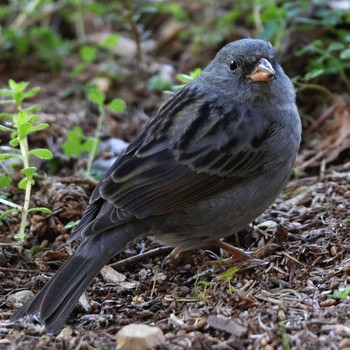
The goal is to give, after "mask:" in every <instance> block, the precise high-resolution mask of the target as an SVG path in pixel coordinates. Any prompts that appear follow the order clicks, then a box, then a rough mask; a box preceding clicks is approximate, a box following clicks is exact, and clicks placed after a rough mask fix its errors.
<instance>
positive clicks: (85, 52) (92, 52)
mask: <svg viewBox="0 0 350 350" xmlns="http://www.w3.org/2000/svg"><path fill="white" fill-rule="evenodd" d="M96 53H97V48H96V47H94V46H90V45H85V46H83V47H82V48H81V49H80V57H81V59H82V61H83V62H85V63H92V62H93V61H95V59H96Z"/></svg>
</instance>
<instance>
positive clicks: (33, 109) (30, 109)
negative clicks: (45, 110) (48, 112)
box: [23, 105, 41, 114]
mask: <svg viewBox="0 0 350 350" xmlns="http://www.w3.org/2000/svg"><path fill="white" fill-rule="evenodd" d="M23 110H25V111H26V112H27V113H28V114H29V113H36V112H39V111H40V110H41V107H40V106H36V105H34V106H31V107H28V108H25V109H23Z"/></svg>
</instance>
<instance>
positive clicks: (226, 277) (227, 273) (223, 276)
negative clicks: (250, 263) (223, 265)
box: [218, 267, 239, 282]
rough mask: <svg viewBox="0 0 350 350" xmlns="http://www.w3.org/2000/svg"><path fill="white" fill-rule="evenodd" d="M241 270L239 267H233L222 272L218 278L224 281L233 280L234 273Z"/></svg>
mask: <svg viewBox="0 0 350 350" xmlns="http://www.w3.org/2000/svg"><path fill="white" fill-rule="evenodd" d="M238 270H239V268H238V267H231V268H229V269H228V270H227V271H225V272H223V273H221V274H220V275H219V276H218V278H219V279H221V280H224V281H227V282H228V281H231V280H232V278H233V275H234V274H235V273H236V272H237V271H238Z"/></svg>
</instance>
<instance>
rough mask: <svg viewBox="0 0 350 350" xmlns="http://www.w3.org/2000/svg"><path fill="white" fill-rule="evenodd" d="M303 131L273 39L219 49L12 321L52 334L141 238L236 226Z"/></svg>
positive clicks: (196, 242) (249, 214)
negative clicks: (73, 247) (30, 322)
mask: <svg viewBox="0 0 350 350" xmlns="http://www.w3.org/2000/svg"><path fill="white" fill-rule="evenodd" d="M300 137H301V124H300V118H299V114H298V111H297V107H296V104H295V92H294V89H293V86H292V84H291V82H290V80H289V79H288V77H287V76H286V75H285V73H284V72H283V70H282V68H281V66H280V65H279V63H278V61H277V58H276V54H275V51H274V49H273V48H272V46H271V44H269V43H267V42H265V41H262V40H253V39H243V40H239V41H235V42H232V43H230V44H228V45H226V46H225V47H224V48H222V49H221V50H220V51H219V52H218V54H217V55H216V57H215V59H214V60H213V61H212V62H211V63H210V64H209V65H208V66H207V67H206V68H205V69H204V70H203V72H202V73H201V74H200V75H199V77H198V78H196V79H195V80H194V81H192V82H191V83H189V84H188V85H187V86H185V87H184V88H183V89H182V90H180V91H178V92H177V93H176V94H174V95H173V96H172V97H171V98H170V99H169V100H168V101H167V102H165V103H164V104H163V105H162V106H161V107H160V109H159V110H158V112H157V113H156V114H155V115H154V117H153V118H152V119H151V120H150V121H149V123H148V124H147V125H146V127H145V128H144V130H143V131H142V132H141V133H140V134H139V135H138V136H137V137H136V139H135V140H134V141H133V142H132V143H131V144H130V145H129V147H128V148H127V149H126V150H125V151H124V153H123V154H122V155H121V156H120V157H119V158H118V159H117V160H116V162H115V163H114V164H113V166H112V167H111V168H110V169H109V171H108V172H107V174H106V175H105V177H104V179H103V180H102V181H101V182H100V183H99V184H98V186H97V187H96V189H95V191H94V193H93V194H92V196H91V199H90V204H89V205H88V207H87V208H86V210H85V212H84V216H83V218H82V219H81V221H80V223H79V225H78V227H77V229H76V231H75V232H74V234H73V237H72V238H73V239H75V238H77V237H78V236H81V237H82V242H81V244H80V245H79V247H78V249H77V251H76V252H75V253H74V254H73V256H71V257H70V258H69V260H67V261H66V262H65V263H64V264H63V266H62V267H61V268H60V269H59V270H58V271H57V272H56V274H55V275H54V276H53V277H52V279H51V280H50V281H49V282H48V283H47V284H46V286H45V287H44V288H43V289H42V290H41V291H40V292H39V293H38V294H37V295H36V297H35V298H34V299H33V300H31V301H29V302H28V303H27V304H25V305H24V306H23V307H22V308H21V309H20V310H19V311H17V312H16V314H15V315H14V316H13V317H12V320H17V319H19V318H22V317H24V316H27V315H35V314H38V315H39V317H40V320H41V322H42V323H43V324H44V325H45V327H46V331H47V332H49V333H58V332H59V331H60V330H61V328H62V327H63V325H64V324H65V322H66V320H67V318H68V317H69V315H70V313H71V312H72V310H73V308H74V306H75V305H76V303H77V301H78V299H79V297H80V296H81V294H82V293H83V292H84V290H85V289H86V288H87V287H88V285H89V284H90V283H91V281H92V279H93V278H94V276H95V275H96V274H97V273H98V272H99V271H100V269H101V268H102V267H103V266H104V265H105V264H106V263H107V262H108V261H109V260H110V259H111V258H112V257H113V256H114V255H115V254H116V253H117V252H119V251H121V250H122V249H124V248H125V246H126V245H127V244H130V243H131V242H133V241H135V240H137V239H140V238H142V237H145V236H153V237H154V238H155V239H156V240H158V241H159V242H161V243H165V244H168V245H173V246H176V247H182V248H185V249H190V248H194V247H200V246H203V245H205V244H206V243H208V242H210V241H215V240H219V239H221V238H224V237H226V236H229V235H231V234H233V233H235V232H237V231H239V230H241V229H243V228H244V227H246V225H248V224H249V223H250V222H251V221H253V220H254V219H255V218H256V217H257V216H259V215H260V214H261V213H262V212H263V211H264V210H265V209H266V208H267V207H268V206H269V205H270V204H271V203H272V202H273V201H274V199H275V198H276V197H277V196H278V194H279V193H280V192H281V190H282V189H283V187H284V186H285V185H286V183H287V181H288V179H289V176H290V173H291V170H292V166H293V163H294V161H295V157H296V154H297V151H298V149H299V144H300Z"/></svg>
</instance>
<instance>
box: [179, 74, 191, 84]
mask: <svg viewBox="0 0 350 350" xmlns="http://www.w3.org/2000/svg"><path fill="white" fill-rule="evenodd" d="M176 77H177V79H179V80H180V81H181V82H182V83H190V82H191V81H192V80H193V79H192V77H191V76H190V75H187V74H177V75H176Z"/></svg>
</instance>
